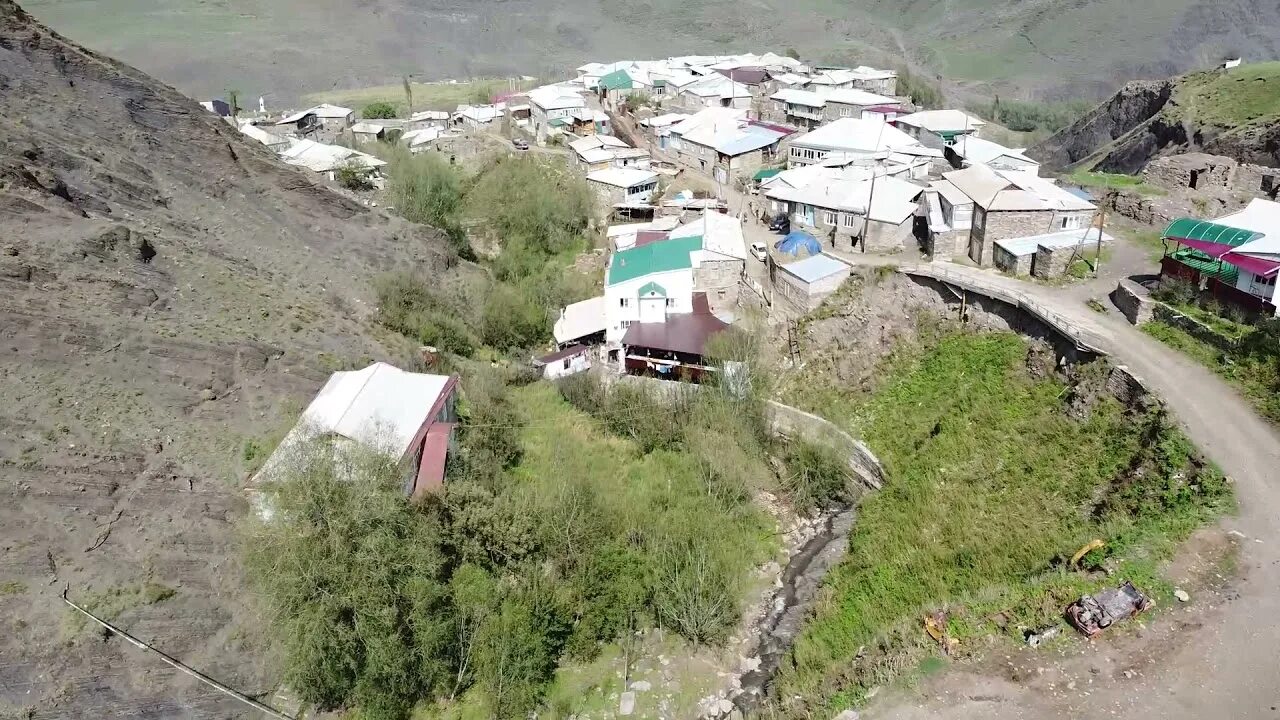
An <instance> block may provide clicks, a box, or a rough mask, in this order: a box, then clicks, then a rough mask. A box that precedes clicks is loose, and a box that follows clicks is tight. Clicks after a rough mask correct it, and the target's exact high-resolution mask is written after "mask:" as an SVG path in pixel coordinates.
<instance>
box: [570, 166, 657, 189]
mask: <svg viewBox="0 0 1280 720" xmlns="http://www.w3.org/2000/svg"><path fill="white" fill-rule="evenodd" d="M587 179H588V180H590V181H591V182H598V183H601V184H604V185H612V186H614V187H620V188H629V187H633V186H635V185H639V184H641V183H644V182H648V181H649V180H657V179H658V173H656V172H653V171H652V170H638V169H636V168H605V169H604V170H596V171H595V172H590V173H587Z"/></svg>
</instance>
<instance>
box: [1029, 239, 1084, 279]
mask: <svg viewBox="0 0 1280 720" xmlns="http://www.w3.org/2000/svg"><path fill="white" fill-rule="evenodd" d="M1077 250H1079V248H1078V247H1076V246H1072V247H1059V248H1051V247H1047V246H1044V245H1038V246H1036V252H1035V261H1034V262H1033V263H1032V265H1031V274H1032V275H1035V276H1036V277H1038V278H1043V279H1051V278H1057V277H1062V276H1063V275H1066V274H1067V268H1068V267H1070V265H1071V259H1072V258H1073V257H1075V256H1076V251H1077Z"/></svg>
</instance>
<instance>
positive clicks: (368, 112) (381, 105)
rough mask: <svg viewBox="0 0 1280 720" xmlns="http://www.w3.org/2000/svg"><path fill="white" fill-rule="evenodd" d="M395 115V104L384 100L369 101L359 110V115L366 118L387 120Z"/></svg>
mask: <svg viewBox="0 0 1280 720" xmlns="http://www.w3.org/2000/svg"><path fill="white" fill-rule="evenodd" d="M395 116H396V106H395V105H392V104H391V103H389V102H386V101H378V102H373V103H369V104H368V105H365V106H364V110H361V111H360V117H363V118H364V119H366V120H389V119H391V118H394V117H395Z"/></svg>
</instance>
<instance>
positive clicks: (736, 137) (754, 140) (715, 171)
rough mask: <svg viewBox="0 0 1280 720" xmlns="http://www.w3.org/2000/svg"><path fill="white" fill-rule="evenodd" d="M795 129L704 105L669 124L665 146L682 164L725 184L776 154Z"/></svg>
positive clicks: (749, 173)
mask: <svg viewBox="0 0 1280 720" xmlns="http://www.w3.org/2000/svg"><path fill="white" fill-rule="evenodd" d="M793 132H794V130H793V129H792V128H789V127H785V126H780V125H773V124H769V123H761V122H755V121H750V120H747V119H746V112H745V111H742V110H736V109H733V108H719V107H713V108H706V109H704V110H701V111H699V112H698V113H695V114H694V115H693V116H692V117H690V118H689V119H687V120H683V121H681V122H679V123H676V124H675V125H672V126H671V127H670V128H669V129H668V131H667V139H666V143H665V145H664V147H666V149H667V150H668V151H674V153H675V158H676V163H677V165H680V166H682V167H685V168H688V169H690V170H694V171H697V172H699V173H701V174H703V175H707V176H709V177H711V178H712V179H713V180H715V181H716V182H719V183H721V184H727V183H731V182H734V181H736V180H737V179H738V178H749V177H750V176H751V175H752V174H754V173H755V171H756V170H758V169H760V167H761V166H763V165H766V164H769V163H772V162H774V161H775V160H776V159H777V158H778V154H779V151H780V148H781V144H782V141H783V140H784V139H785V138H787V137H789V136H790V135H791V134H792V133H793Z"/></svg>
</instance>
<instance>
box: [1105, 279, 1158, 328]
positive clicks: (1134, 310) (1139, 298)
mask: <svg viewBox="0 0 1280 720" xmlns="http://www.w3.org/2000/svg"><path fill="white" fill-rule="evenodd" d="M1111 302H1113V303H1115V306H1116V307H1117V308H1118V309H1119V310H1120V313H1121V314H1123V315H1124V317H1125V319H1126V320H1128V321H1129V324H1131V325H1141V324H1143V323H1145V322H1150V321H1151V319H1152V317H1153V315H1154V313H1155V307H1156V304H1157V303H1156V301H1155V300H1152V299H1151V296H1150V295H1149V294H1148V293H1147V290H1146V288H1144V287H1142V286H1141V285H1139V284H1138V283H1136V282H1134V281H1132V280H1127V279H1125V280H1121V281H1120V282H1118V283H1116V289H1115V290H1113V291H1111Z"/></svg>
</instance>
